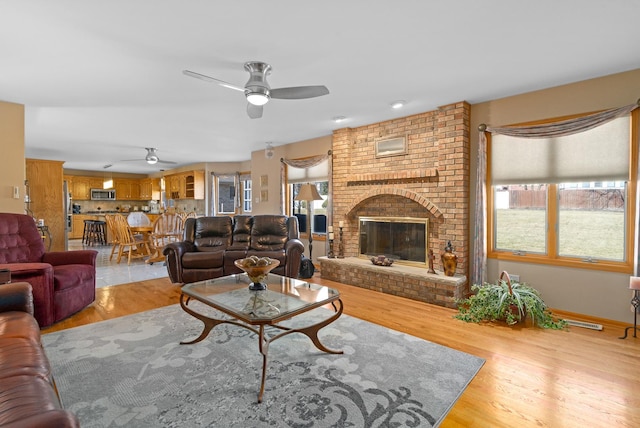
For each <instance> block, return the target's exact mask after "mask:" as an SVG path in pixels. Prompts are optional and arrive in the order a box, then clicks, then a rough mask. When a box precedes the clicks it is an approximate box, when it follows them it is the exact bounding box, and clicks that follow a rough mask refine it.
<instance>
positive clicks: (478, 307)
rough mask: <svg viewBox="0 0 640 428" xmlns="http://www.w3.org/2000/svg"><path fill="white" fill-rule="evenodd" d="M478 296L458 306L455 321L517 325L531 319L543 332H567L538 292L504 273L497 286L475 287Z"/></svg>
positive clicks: (473, 288)
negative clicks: (512, 280)
mask: <svg viewBox="0 0 640 428" xmlns="http://www.w3.org/2000/svg"><path fill="white" fill-rule="evenodd" d="M471 290H472V291H474V292H475V294H473V295H471V296H470V297H469V298H467V299H464V300H461V301H459V302H458V311H459V312H458V314H456V315H455V318H457V319H459V320H462V321H466V322H476V323H479V322H482V321H489V322H491V321H505V322H506V323H507V324H508V325H513V324H517V323H518V322H521V321H524V320H525V319H526V318H527V317H529V318H530V319H531V320H532V322H533V324H534V325H537V326H539V327H542V328H551V329H556V330H560V329H564V328H566V327H567V325H568V324H567V322H566V321H565V320H563V319H559V318H556V317H554V316H553V314H552V313H551V310H550V309H549V308H548V307H547V305H546V304H545V303H544V301H543V300H542V297H540V293H539V292H538V290H536V289H535V288H533V287H531V286H529V285H527V284H525V283H520V282H513V283H512V282H511V278H510V277H509V274H508V273H507V272H506V271H504V272H502V273H501V274H500V279H499V280H498V282H496V283H495V284H491V283H485V284H484V285H482V286H479V285H477V284H475V285H473V286H472V287H471Z"/></svg>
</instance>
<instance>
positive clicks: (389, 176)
mask: <svg viewBox="0 0 640 428" xmlns="http://www.w3.org/2000/svg"><path fill="white" fill-rule="evenodd" d="M437 176H438V170H437V169H436V168H426V169H425V168H420V169H416V170H408V171H393V172H374V173H367V174H355V175H354V176H353V177H351V178H350V179H349V180H348V181H347V186H358V185H360V186H362V185H369V184H391V183H413V182H421V181H424V180H428V179H430V178H433V177H437Z"/></svg>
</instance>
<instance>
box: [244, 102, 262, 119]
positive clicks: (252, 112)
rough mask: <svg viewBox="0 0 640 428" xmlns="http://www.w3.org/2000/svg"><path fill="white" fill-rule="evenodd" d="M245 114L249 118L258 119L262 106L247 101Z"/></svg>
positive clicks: (260, 115)
mask: <svg viewBox="0 0 640 428" xmlns="http://www.w3.org/2000/svg"><path fill="white" fill-rule="evenodd" d="M247 114H248V115H249V117H250V118H251V119H260V118H261V117H262V106H256V105H253V104H251V103H247Z"/></svg>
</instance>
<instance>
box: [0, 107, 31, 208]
mask: <svg viewBox="0 0 640 428" xmlns="http://www.w3.org/2000/svg"><path fill="white" fill-rule="evenodd" d="M0 148H1V151H2V167H1V168H0V211H2V212H9V213H21V214H22V213H24V192H25V186H24V179H25V160H24V106H23V105H22V104H13V103H7V102H3V101H0ZM14 186H17V187H18V190H19V192H20V195H19V197H18V198H17V199H15V198H14V197H13V188H14Z"/></svg>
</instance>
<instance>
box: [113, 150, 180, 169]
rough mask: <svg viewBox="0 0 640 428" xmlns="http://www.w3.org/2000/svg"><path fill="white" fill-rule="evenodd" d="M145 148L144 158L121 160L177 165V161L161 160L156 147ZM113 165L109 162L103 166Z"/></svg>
mask: <svg viewBox="0 0 640 428" xmlns="http://www.w3.org/2000/svg"><path fill="white" fill-rule="evenodd" d="M145 150H146V151H147V155H146V156H145V157H144V159H125V160H121V161H120V162H141V161H145V162H147V163H148V164H149V165H155V164H157V163H161V164H165V165H175V164H176V163H177V162H172V161H164V160H160V158H159V157H158V154H157V153H156V150H158V149H156V148H154V147H145ZM112 166H113V164H108V165H105V166H104V167H103V168H104V169H107V168H111V167H112Z"/></svg>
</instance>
